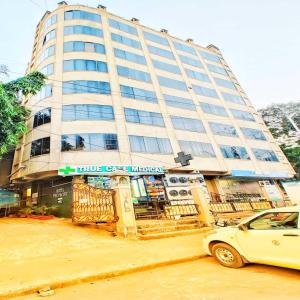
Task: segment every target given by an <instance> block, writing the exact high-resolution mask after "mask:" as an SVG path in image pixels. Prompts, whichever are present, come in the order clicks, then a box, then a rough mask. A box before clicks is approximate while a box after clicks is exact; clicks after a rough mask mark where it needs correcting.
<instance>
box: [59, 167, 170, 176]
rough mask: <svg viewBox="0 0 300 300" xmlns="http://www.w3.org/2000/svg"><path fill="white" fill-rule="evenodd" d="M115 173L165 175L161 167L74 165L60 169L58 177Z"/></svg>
mask: <svg viewBox="0 0 300 300" xmlns="http://www.w3.org/2000/svg"><path fill="white" fill-rule="evenodd" d="M115 171H125V172H127V173H128V174H129V175H133V176H134V175H145V174H152V175H153V174H164V173H165V170H164V168H163V167H161V166H114V165H112V166H102V165H84V166H83V165H79V166H76V165H73V166H63V167H61V168H59V169H58V175H60V176H70V175H110V174H112V173H113V172H115Z"/></svg>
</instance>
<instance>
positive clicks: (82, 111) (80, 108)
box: [62, 104, 115, 121]
mask: <svg viewBox="0 0 300 300" xmlns="http://www.w3.org/2000/svg"><path fill="white" fill-rule="evenodd" d="M114 118H115V117H114V111H113V108H112V106H110V105H96V104H73V105H64V106H63V110H62V120H63V121H76V120H114Z"/></svg>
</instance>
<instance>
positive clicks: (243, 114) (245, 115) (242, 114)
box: [230, 108, 255, 122]
mask: <svg viewBox="0 0 300 300" xmlns="http://www.w3.org/2000/svg"><path fill="white" fill-rule="evenodd" d="M230 111H231V113H232V115H233V116H234V118H235V119H239V120H245V121H252V122H254V121H255V119H254V116H253V115H252V114H251V113H249V112H247V111H244V110H238V109H233V108H231V109H230Z"/></svg>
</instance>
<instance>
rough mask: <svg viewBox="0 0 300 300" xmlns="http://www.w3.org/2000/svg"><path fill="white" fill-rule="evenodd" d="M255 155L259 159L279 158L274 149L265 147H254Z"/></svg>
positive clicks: (274, 159) (272, 159)
mask: <svg viewBox="0 0 300 300" xmlns="http://www.w3.org/2000/svg"><path fill="white" fill-rule="evenodd" d="M252 151H253V153H254V155H255V157H256V158H257V159H258V160H263V161H278V158H277V156H276V154H275V153H274V151H272V150H265V149H252Z"/></svg>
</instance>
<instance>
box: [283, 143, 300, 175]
mask: <svg viewBox="0 0 300 300" xmlns="http://www.w3.org/2000/svg"><path fill="white" fill-rule="evenodd" d="M280 147H281V149H282V151H283V152H284V154H285V155H286V157H287V159H288V160H289V162H290V163H291V165H292V166H293V168H294V169H295V171H296V173H297V177H298V178H299V177H300V146H299V147H294V148H287V147H286V145H281V146H280Z"/></svg>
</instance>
